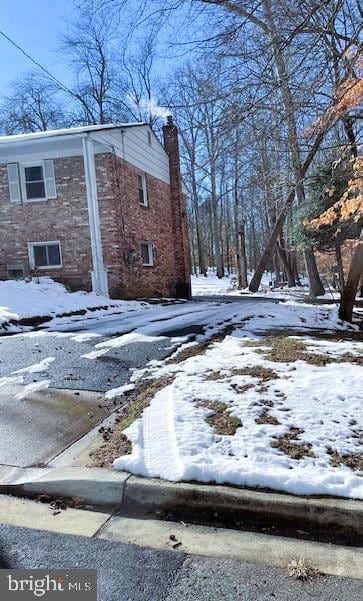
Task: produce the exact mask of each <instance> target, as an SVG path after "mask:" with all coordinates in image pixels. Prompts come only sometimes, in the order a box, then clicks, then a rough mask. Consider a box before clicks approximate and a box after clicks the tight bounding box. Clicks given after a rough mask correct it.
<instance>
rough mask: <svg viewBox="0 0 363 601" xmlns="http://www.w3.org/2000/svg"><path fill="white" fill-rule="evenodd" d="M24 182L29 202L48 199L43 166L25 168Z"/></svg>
mask: <svg viewBox="0 0 363 601" xmlns="http://www.w3.org/2000/svg"><path fill="white" fill-rule="evenodd" d="M24 182H25V196H26V199H27V200H35V199H39V198H46V195H45V183H44V173H43V166H42V165H34V166H32V167H24Z"/></svg>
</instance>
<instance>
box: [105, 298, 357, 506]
mask: <svg viewBox="0 0 363 601" xmlns="http://www.w3.org/2000/svg"><path fill="white" fill-rule="evenodd" d="M278 309H279V310H280V309H282V307H278ZM241 335H242V336H243V335H245V332H242V331H239V332H238V331H235V332H234V335H232V336H227V337H226V338H225V339H224V340H223V341H222V342H219V343H215V344H213V345H212V346H211V347H210V348H209V349H208V350H207V352H206V353H205V354H201V355H197V356H194V357H190V358H189V359H187V360H185V361H184V362H182V363H179V364H178V363H175V364H174V365H173V364H171V365H164V366H158V367H156V368H154V370H153V371H152V377H153V378H156V377H162V376H165V375H167V374H172V373H174V374H175V375H176V378H175V380H174V382H173V383H172V384H170V385H169V386H167V387H166V388H164V389H163V390H161V391H160V392H158V393H157V394H156V395H155V397H154V398H153V399H152V401H151V404H150V406H149V407H148V408H147V409H145V410H144V413H143V415H142V417H141V418H139V419H138V420H136V421H135V422H134V423H133V424H132V425H131V426H129V427H128V428H127V429H126V430H125V434H126V436H127V437H128V438H129V440H130V441H131V442H132V454H131V455H125V456H123V457H120V458H118V459H116V461H115V462H114V467H115V468H116V469H119V470H126V471H129V472H131V473H133V474H138V475H142V476H148V477H159V478H164V479H167V480H171V481H181V480H197V481H200V482H217V483H229V484H236V485H245V486H251V487H267V488H270V489H275V490H281V491H286V492H289V493H293V494H299V495H312V494H324V495H336V496H343V497H351V498H357V499H362V498H363V479H362V473H360V474H359V473H358V471H356V469H355V468H356V466H357V465H358V466H359V465H360V466H361V465H362V455H360V453H361V440H360V437H361V435H362V429H363V421H362V400H363V394H362V373H363V368H362V366H361V365H358V364H355V363H354V362H349V361H348V359H349V358H350V359H351V360H352V361H354V360H355V359H354V358H356V357H357V356H358V355H359V354H360V355H361V354H362V348H363V345H362V343H359V342H350V341H346V342H333V341H327V340H324V341H318V340H316V339H311V338H307V337H299V338H298V341H299V342H298V343H296V342H294V340H295V339H294V338H289V339H284V340H289V341H292V342H290V343H289V344H292V345H293V347H294V348H295V346H296V347H297V349H300V350H299V351H296V352H298V353H299V355H298V359H297V360H294V361H286V362H281V360H280V359H281V357H280V358H279V357H276V349H275V356H273V355H271V356H269V355H268V353H269V352H271V348H270V347H269V346H268V345H269V340H271V339H266V341H265V340H264V339H256V338H240V337H239V336H241ZM276 340H278V339H276ZM284 340H282V341H281V340H280V342H279V344H282V345H283V346H282V348H284V345H285V344H286V343H285V342H284ZM261 344H262V345H264V344H266V346H261ZM270 344H272V345H273V344H275V343H270ZM294 345H295V346H294ZM288 348H289V347H288ZM277 350H278V349H277ZM347 353H349V354H350V355H347ZM277 354H278V353H277ZM271 357H273V360H272V359H271ZM352 357H353V359H352ZM329 360H335V361H337V362H333V363H330V362H329ZM360 469H361V468H360Z"/></svg>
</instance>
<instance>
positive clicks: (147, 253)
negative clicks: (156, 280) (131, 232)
mask: <svg viewBox="0 0 363 601" xmlns="http://www.w3.org/2000/svg"><path fill="white" fill-rule="evenodd" d="M141 260H142V264H143V266H144V267H152V266H153V265H154V257H153V245H152V243H151V242H141Z"/></svg>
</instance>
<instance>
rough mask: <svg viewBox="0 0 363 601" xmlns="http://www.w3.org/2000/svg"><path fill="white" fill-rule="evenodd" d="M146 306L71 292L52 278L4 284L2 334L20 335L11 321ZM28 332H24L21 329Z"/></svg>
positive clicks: (1, 291)
mask: <svg viewBox="0 0 363 601" xmlns="http://www.w3.org/2000/svg"><path fill="white" fill-rule="evenodd" d="M142 305H143V306H145V305H146V303H140V302H136V301H127V302H126V301H117V300H110V299H109V298H106V297H104V296H100V295H98V294H94V293H92V292H89V293H87V292H67V290H66V289H65V287H64V286H63V285H62V284H59V283H57V282H54V280H52V279H51V278H47V277H44V278H40V281H39V283H38V282H36V281H30V282H26V281H25V280H17V281H15V280H6V281H0V332H1V330H4V331H5V330H6V331H7V332H16V331H20V328H19V327H17V326H16V325H14V324H10V325H8V324H9V322H10V321H18V320H20V319H26V318H33V317H44V316H50V317H52V316H55V315H61V314H64V313H72V312H75V311H80V310H86V311H87V310H90V309H93V310H94V309H96V308H99V307H107V308H108V310H110V309H111V308H112V309H114V310H115V311H117V312H121V311H130V310H133V309H138V308H140V306H142ZM21 329H24V328H21Z"/></svg>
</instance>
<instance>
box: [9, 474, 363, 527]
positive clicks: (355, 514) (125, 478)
mask: <svg viewBox="0 0 363 601" xmlns="http://www.w3.org/2000/svg"><path fill="white" fill-rule="evenodd" d="M0 493H10V494H14V495H23V496H34V495H39V494H45V495H51V496H58V497H67V498H70V497H77V498H78V499H81V500H82V501H83V502H84V503H86V504H88V505H92V506H94V507H96V508H99V507H102V508H107V509H113V508H115V507H120V506H123V507H124V508H125V509H131V508H132V509H142V510H144V511H145V510H146V511H147V512H150V513H151V512H152V511H156V510H158V511H166V512H172V513H174V514H175V513H178V512H179V513H180V514H183V513H185V511H186V510H187V511H195V512H197V511H201V512H206V513H208V512H209V513H210V514H211V515H213V513H219V514H222V515H228V514H229V515H231V516H233V518H234V519H238V515H240V516H246V515H247V516H250V517H253V516H255V517H264V518H271V519H274V520H276V519H278V518H280V519H281V518H282V519H283V520H285V521H291V522H294V523H296V522H298V523H303V524H304V523H305V524H310V525H314V526H321V527H323V526H324V527H327V526H335V527H341V528H344V529H345V530H350V531H352V532H354V533H356V534H358V535H359V534H362V533H363V503H362V502H361V501H359V500H349V499H337V498H332V497H325V498H311V497H310V498H307V497H295V496H292V495H288V494H284V493H274V492H260V491H253V490H244V489H238V488H232V487H228V486H218V485H208V484H191V483H184V482H180V483H179V482H178V483H174V482H167V481H163V480H154V479H148V478H141V477H138V476H130V474H128V473H125V472H116V471H113V470H107V469H104V468H88V467H53V468H12V467H9V466H0Z"/></svg>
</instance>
